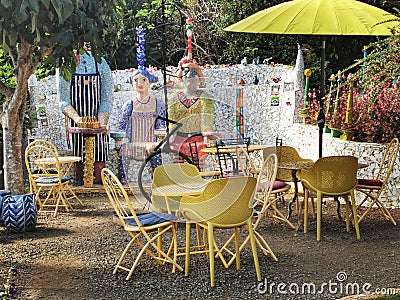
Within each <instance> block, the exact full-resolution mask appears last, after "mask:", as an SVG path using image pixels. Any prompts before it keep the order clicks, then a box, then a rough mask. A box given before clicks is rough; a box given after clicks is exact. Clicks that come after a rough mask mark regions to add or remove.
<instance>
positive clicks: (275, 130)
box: [28, 65, 400, 207]
mask: <svg viewBox="0 0 400 300" xmlns="http://www.w3.org/2000/svg"><path fill="white" fill-rule="evenodd" d="M297 73H298V72H297ZM297 73H296V70H295V68H293V67H290V66H284V65H274V66H271V65H247V66H242V65H239V66H233V67H219V66H215V67H212V68H208V69H205V70H204V75H205V77H206V91H207V92H208V93H209V94H210V95H212V97H213V99H214V107H215V128H214V130H215V131H218V132H224V133H225V134H226V137H234V136H235V135H236V119H235V116H236V97H237V89H243V98H244V108H243V112H244V129H245V136H249V137H251V139H252V142H253V143H259V144H265V145H268V146H271V145H275V140H276V138H277V137H279V138H282V140H283V143H284V144H286V145H291V146H294V147H295V148H297V149H298V150H299V152H300V154H301V155H302V156H303V157H307V158H312V159H317V158H318V128H317V127H316V126H311V125H303V124H301V120H300V119H299V118H298V116H297V110H298V109H296V107H299V106H300V100H301V97H302V91H295V86H297V85H296V83H295V81H296V78H297V77H298V74H297ZM131 74H132V71H131V70H118V71H114V72H113V75H114V84H115V88H114V105H113V110H112V113H111V117H110V127H111V130H116V128H117V127H116V126H117V123H118V117H119V111H120V109H121V106H122V105H123V103H124V102H125V101H128V100H129V99H132V98H133V97H134V91H133V90H132V86H131V85H130V84H129V83H128V79H129V77H130V76H131ZM158 76H159V78H160V79H161V78H162V74H161V73H160V72H159V73H158ZM239 79H243V80H244V82H245V84H244V85H242V86H237V85H236V82H237V81H238V80H239ZM29 86H30V88H29V92H30V107H29V115H30V118H31V123H32V130H31V132H30V133H29V135H28V138H29V139H37V138H43V139H47V140H49V141H51V142H53V143H54V144H55V145H56V146H57V148H58V149H59V150H60V153H61V154H69V153H71V150H70V149H69V148H68V142H67V140H66V134H65V118H64V115H63V114H62V113H61V112H60V110H59V107H58V101H57V90H56V78H55V77H54V76H50V77H48V78H45V79H42V80H37V79H36V77H34V76H32V77H31V79H30V85H29ZM153 92H154V93H156V95H157V97H159V98H163V97H164V96H163V95H164V91H163V89H158V90H154V91H153ZM174 92H176V90H175V89H169V90H168V94H170V93H174ZM323 147H324V148H323V154H324V155H338V154H352V155H355V156H358V157H360V160H362V159H366V160H367V159H368V161H367V162H368V163H369V167H368V168H366V169H364V170H362V172H364V173H365V172H368V174H371V173H373V172H374V170H376V168H377V166H378V163H379V161H380V158H381V156H382V153H383V151H382V149H383V146H380V145H376V144H369V143H351V142H346V141H342V140H340V139H334V138H331V137H330V135H328V134H324V143H323ZM110 149H111V155H110V161H109V162H108V167H110V168H111V169H112V170H113V171H115V172H116V170H117V168H116V165H117V161H118V151H117V149H115V145H114V141H113V140H112V139H111V142H110ZM359 153H361V155H359ZM397 166H398V165H397ZM397 166H396V167H395V170H394V172H393V173H394V174H393V176H392V177H393V178H392V180H391V185H390V188H389V196H388V199H387V200H385V203H386V204H387V205H388V206H397V207H399V206H400V203H399V201H398V197H399V195H398V189H397V182H398V176H399V171H398V167H397ZM135 170H137V168H136V166H135V167H133V168H132V172H133V173H135Z"/></svg>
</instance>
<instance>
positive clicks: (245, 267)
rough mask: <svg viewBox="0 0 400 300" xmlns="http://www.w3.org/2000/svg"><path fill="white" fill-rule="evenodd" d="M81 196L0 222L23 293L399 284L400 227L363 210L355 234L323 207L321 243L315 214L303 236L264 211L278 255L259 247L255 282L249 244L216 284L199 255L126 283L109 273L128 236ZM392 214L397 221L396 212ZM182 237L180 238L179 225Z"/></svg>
mask: <svg viewBox="0 0 400 300" xmlns="http://www.w3.org/2000/svg"><path fill="white" fill-rule="evenodd" d="M82 199H83V200H84V202H85V203H86V206H85V207H83V208H81V207H77V208H76V210H75V211H74V212H73V213H68V214H60V215H59V216H58V217H57V218H52V217H44V216H41V217H40V218H39V224H38V225H37V228H36V230H34V231H32V232H27V233H23V234H18V233H7V232H5V231H3V230H2V229H0V244H1V251H0V273H6V272H7V269H8V267H9V266H10V263H11V264H12V265H13V266H15V267H17V268H18V269H19V270H20V275H18V276H17V277H16V278H15V281H16V285H17V288H18V290H19V293H18V295H19V299H338V298H341V297H345V296H349V295H350V294H361V293H362V288H363V287H364V288H365V289H368V291H369V292H373V291H376V290H377V289H380V290H383V289H386V291H388V289H391V288H399V287H400V279H399V278H400V263H399V256H400V250H399V249H400V226H393V225H392V224H391V223H390V222H387V221H384V220H383V219H382V218H381V217H380V215H378V214H375V215H374V216H369V217H368V218H367V219H366V220H365V221H364V222H363V223H362V224H361V226H360V229H361V235H362V239H361V241H357V239H356V236H355V232H354V230H352V231H351V233H346V232H345V224H344V222H343V221H339V220H338V218H337V216H336V213H335V209H336V206H335V205H332V206H331V207H330V208H324V216H323V229H322V240H321V241H320V242H317V241H316V235H315V230H316V227H315V225H316V224H315V222H314V221H312V220H311V222H310V226H309V233H308V234H303V233H302V231H301V230H300V231H294V230H293V229H291V228H289V227H288V226H287V225H284V224H281V223H275V222H274V221H272V219H271V218H269V217H268V218H266V220H265V222H263V225H262V226H261V227H260V228H259V232H260V233H262V234H263V235H264V236H265V238H266V240H267V241H268V243H269V245H270V247H271V248H272V250H273V251H274V253H275V255H276V256H277V257H278V259H279V261H278V262H273V261H272V259H271V258H270V257H266V256H263V255H262V254H259V258H260V266H261V269H262V276H263V281H262V282H261V283H260V284H259V283H257V281H256V279H255V271H254V266H253V262H252V258H251V252H250V249H249V248H247V249H245V250H244V252H243V255H242V256H241V262H242V265H241V269H240V270H239V271H237V270H235V268H234V266H232V267H231V268H229V269H225V268H224V267H223V266H222V264H220V263H218V261H216V271H215V273H216V287H215V288H214V289H212V288H210V287H209V278H208V276H209V273H208V261H207V258H205V257H204V256H200V255H197V256H193V257H192V258H191V266H192V269H191V272H190V274H189V276H188V277H185V276H184V274H183V273H181V272H179V273H177V274H172V273H171V268H170V266H158V265H156V264H155V263H154V262H152V261H151V260H150V259H148V257H146V256H145V257H144V259H143V260H142V261H141V263H140V265H139V268H138V270H137V271H136V272H135V273H134V276H133V278H132V279H131V280H130V281H128V282H127V281H125V276H126V273H124V272H119V273H117V274H116V275H113V274H112V271H113V266H114V264H115V262H116V261H117V259H118V258H119V255H120V253H121V252H122V249H123V247H124V246H125V245H126V244H127V242H128V241H129V237H128V235H127V234H126V233H125V232H124V231H123V230H122V228H120V227H118V226H117V225H116V224H114V223H113V222H112V215H113V212H112V210H111V208H110V205H109V203H108V200H107V198H106V197H105V195H101V194H95V195H85V196H83V197H82ZM393 216H394V218H395V219H396V220H400V210H394V211H393ZM292 221H294V222H296V216H294V217H292ZM179 239H180V240H181V241H184V232H183V230H180V231H179ZM181 263H182V264H183V261H181ZM314 287H315V290H314V291H313V290H309V289H310V288H314ZM351 289H353V290H351ZM357 289H358V292H357ZM390 291H391V290H389V292H390ZM318 292H321V293H318Z"/></svg>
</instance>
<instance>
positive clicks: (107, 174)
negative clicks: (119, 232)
mask: <svg viewBox="0 0 400 300" xmlns="http://www.w3.org/2000/svg"><path fill="white" fill-rule="evenodd" d="M101 179H102V181H103V186H104V189H105V190H106V193H107V196H108V199H109V200H110V202H111V205H112V207H113V208H114V211H115V213H116V214H117V216H118V218H119V220H120V222H121V224H122V225H123V226H126V225H127V223H126V219H131V218H133V219H134V220H135V222H136V224H140V221H139V220H138V218H137V215H136V213H135V210H134V207H133V205H132V202H131V200H130V199H129V197H128V194H127V192H126V191H125V189H124V187H123V186H122V184H121V182H120V181H119V179H118V177H117V176H115V174H114V173H113V172H112V171H111V170H109V169H107V168H103V169H102V170H101Z"/></svg>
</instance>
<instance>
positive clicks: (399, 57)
mask: <svg viewBox="0 0 400 300" xmlns="http://www.w3.org/2000/svg"><path fill="white" fill-rule="evenodd" d="M399 45H400V37H399V35H394V36H391V37H389V38H387V39H385V40H383V41H380V42H377V43H373V44H371V45H370V46H369V49H372V51H370V53H369V55H368V57H367V59H366V65H365V66H363V67H361V68H360V69H359V70H358V71H357V72H356V73H355V74H354V76H352V77H351V78H350V76H349V78H347V81H346V82H345V83H344V84H343V86H342V88H341V90H340V93H341V95H340V96H339V97H338V98H339V99H334V100H333V103H335V109H334V111H333V112H330V111H328V112H327V113H326V120H327V124H329V126H330V127H332V128H336V129H341V130H351V131H353V132H356V138H357V141H362V142H376V143H387V142H389V141H390V140H391V139H392V138H394V137H397V136H398V133H399V132H400V46H399ZM350 80H352V83H353V84H354V90H353V92H352V93H353V106H352V118H351V120H348V122H346V110H347V101H348V93H349V90H350V88H349V87H350ZM353 139H355V138H353Z"/></svg>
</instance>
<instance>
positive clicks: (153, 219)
mask: <svg viewBox="0 0 400 300" xmlns="http://www.w3.org/2000/svg"><path fill="white" fill-rule="evenodd" d="M101 178H102V181H103V185H104V189H105V191H106V193H107V196H108V199H109V200H110V202H111V205H112V207H113V208H114V211H115V213H116V214H117V216H118V218H119V221H120V222H121V224H122V225H123V227H124V229H125V231H126V232H127V233H128V234H129V235H130V236H131V240H130V242H129V243H128V245H126V247H125V249H124V251H123V252H122V254H121V256H120V258H119V260H118V263H117V265H116V266H115V268H114V271H113V274H115V273H117V271H118V270H119V269H121V270H124V271H127V272H128V275H127V276H126V280H129V279H130V278H131V277H132V274H133V272H134V271H135V269H136V267H137V265H138V263H139V261H140V259H141V258H142V255H143V254H144V253H147V254H148V255H149V256H150V257H151V258H152V259H154V260H155V261H156V262H157V263H158V264H160V265H162V264H164V263H166V262H169V263H171V264H172V265H173V271H175V269H176V268H177V269H178V270H180V271H183V268H182V267H181V266H179V265H178V264H177V263H176V252H177V246H176V245H177V239H176V223H175V220H176V217H175V216H174V215H170V214H166V213H144V214H136V212H135V208H134V202H132V201H131V200H130V199H129V197H128V194H127V193H126V191H125V189H124V187H123V186H122V184H121V182H120V181H119V179H118V178H117V176H115V174H114V173H113V172H112V171H111V170H109V169H107V168H104V169H103V170H102V171H101ZM169 231H171V233H172V236H171V244H170V246H169V247H168V249H167V251H166V252H165V251H163V247H162V241H163V238H164V237H165V235H166V233H167V232H169ZM135 243H136V244H137V245H138V246H139V247H140V248H141V249H140V251H138V252H137V255H136V259H135V261H134V263H133V265H132V267H126V266H124V265H123V263H124V260H125V258H126V256H127V254H128V253H129V251H130V250H131V248H132V246H133V244H135ZM171 252H173V257H171Z"/></svg>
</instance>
